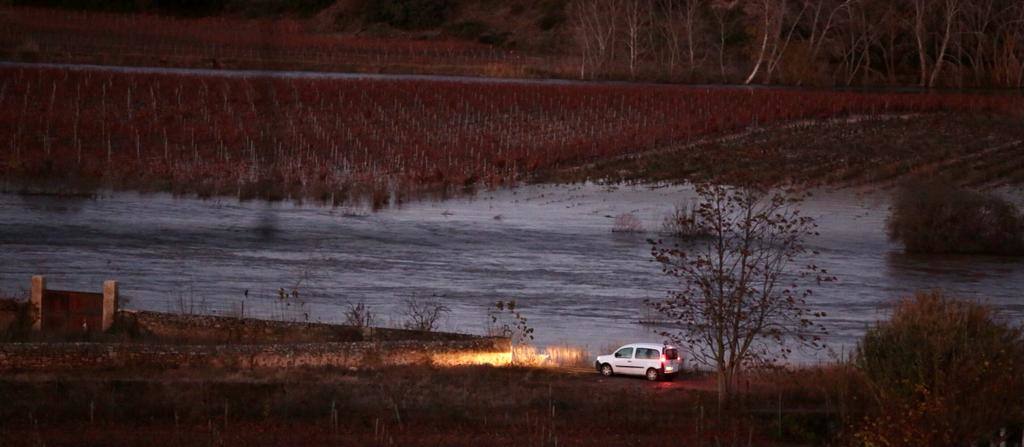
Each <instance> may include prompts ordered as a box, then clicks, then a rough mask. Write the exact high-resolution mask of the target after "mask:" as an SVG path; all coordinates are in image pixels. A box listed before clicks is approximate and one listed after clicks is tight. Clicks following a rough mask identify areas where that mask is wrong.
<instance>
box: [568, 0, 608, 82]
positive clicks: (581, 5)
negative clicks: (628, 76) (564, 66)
mask: <svg viewBox="0 0 1024 447" xmlns="http://www.w3.org/2000/svg"><path fill="white" fill-rule="evenodd" d="M618 2H619V0H573V1H572V2H571V3H570V4H569V7H568V11H569V14H570V17H571V18H572V22H571V23H572V28H573V31H574V33H575V34H576V40H577V41H578V42H579V43H580V46H581V49H582V53H583V54H582V55H581V56H582V57H581V60H580V78H587V77H588V76H590V77H593V76H594V74H596V73H597V72H598V71H600V70H601V69H603V68H604V66H605V64H606V63H607V62H608V61H609V60H610V59H611V57H612V55H613V53H614V46H615V34H616V32H617V29H616V28H617V21H616V15H617V11H618V6H619V5H618Z"/></svg>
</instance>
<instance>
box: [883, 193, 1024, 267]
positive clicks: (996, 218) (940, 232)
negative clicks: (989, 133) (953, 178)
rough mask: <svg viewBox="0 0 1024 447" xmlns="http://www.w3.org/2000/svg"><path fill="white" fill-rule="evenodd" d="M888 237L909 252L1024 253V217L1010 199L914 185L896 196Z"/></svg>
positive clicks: (890, 217)
mask: <svg viewBox="0 0 1024 447" xmlns="http://www.w3.org/2000/svg"><path fill="white" fill-rule="evenodd" d="M888 226H889V237H890V239H892V240H894V241H900V242H902V243H903V245H904V247H905V249H906V251H907V252H908V253H965V254H998V255H1020V254H1024V217H1022V216H1021V214H1020V212H1019V211H1018V210H1017V207H1016V206H1014V205H1013V204H1012V203H1010V202H1008V201H1006V200H1005V199H1002V198H1000V197H998V196H995V195H991V194H983V193H980V192H975V191H968V190H964V189H959V188H956V187H954V186H950V185H949V184H947V183H937V182H935V183H913V184H909V185H906V186H904V187H903V188H901V189H900V191H899V192H898V193H897V194H896V198H895V200H894V202H893V208H892V214H891V215H890V216H889V222H888Z"/></svg>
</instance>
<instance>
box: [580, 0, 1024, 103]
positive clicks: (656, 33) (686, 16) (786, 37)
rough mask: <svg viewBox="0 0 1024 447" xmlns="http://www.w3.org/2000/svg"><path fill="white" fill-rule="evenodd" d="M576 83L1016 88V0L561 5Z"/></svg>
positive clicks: (1021, 14)
mask: <svg viewBox="0 0 1024 447" xmlns="http://www.w3.org/2000/svg"><path fill="white" fill-rule="evenodd" d="M567 8H568V9H567V11H568V16H569V18H570V22H569V26H571V27H572V31H573V33H574V35H575V37H576V42H577V44H578V46H579V54H581V55H582V58H581V63H580V67H579V75H580V76H581V77H585V78H595V77H628V78H656V79H668V80H682V81H691V82H694V81H695V82H728V83H764V84H772V83H779V84H790V85H840V86H849V85H916V86H921V87H943V86H944V87H997V88H1021V87H1022V86H1024V1H1020V0H572V1H571V2H570V3H569V5H567Z"/></svg>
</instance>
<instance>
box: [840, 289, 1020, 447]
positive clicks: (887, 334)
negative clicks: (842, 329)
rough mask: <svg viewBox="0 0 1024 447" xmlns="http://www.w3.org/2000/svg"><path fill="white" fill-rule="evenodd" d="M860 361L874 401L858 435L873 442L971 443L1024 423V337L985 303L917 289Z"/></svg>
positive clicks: (864, 345)
mask: <svg viewBox="0 0 1024 447" xmlns="http://www.w3.org/2000/svg"><path fill="white" fill-rule="evenodd" d="M855 362H856V365H857V368H858V369H859V370H860V371H861V373H862V374H863V375H864V377H865V380H866V381H867V383H868V385H869V386H868V389H869V390H871V393H872V394H873V396H872V397H873V398H874V402H875V403H876V404H875V408H874V409H873V411H871V412H869V415H868V416H867V417H866V418H865V420H864V423H863V425H862V426H861V428H860V430H859V432H858V434H857V436H858V437H859V438H860V439H861V440H862V441H864V442H865V443H866V444H868V445H893V446H895V445H970V444H974V443H976V442H978V441H983V440H987V439H991V438H990V436H994V435H995V434H996V432H997V431H998V430H1000V429H1001V428H1003V427H1007V426H1017V425H1019V424H1020V423H1021V422H1024V420H1022V417H1021V410H1022V409H1024V408H1022V400H1021V398H1020V396H1021V394H1020V391H1021V390H1024V386H1022V385H1024V379H1022V377H1024V338H1022V334H1021V330H1020V329H1019V328H1017V327H1011V326H1009V325H1007V324H1005V323H1001V322H999V321H997V320H996V318H995V317H994V315H993V314H992V311H991V309H989V308H988V307H986V306H984V305H980V304H976V303H970V302H964V301H957V300H954V299H950V298H948V297H946V296H944V295H943V294H942V293H940V292H922V293H917V294H916V295H915V296H913V297H911V298H907V299H904V300H902V301H900V302H899V303H898V304H897V305H896V308H895V310H894V312H893V314H892V317H891V319H890V320H889V321H888V322H885V323H879V324H878V325H877V326H876V327H874V328H872V329H870V330H868V332H867V334H865V336H864V339H863V340H862V341H861V343H860V346H859V347H858V350H857V357H856V359H855Z"/></svg>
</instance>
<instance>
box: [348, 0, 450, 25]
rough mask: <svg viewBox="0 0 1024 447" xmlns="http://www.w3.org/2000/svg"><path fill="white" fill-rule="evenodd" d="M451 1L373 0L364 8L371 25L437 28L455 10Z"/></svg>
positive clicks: (364, 13)
mask: <svg viewBox="0 0 1024 447" xmlns="http://www.w3.org/2000/svg"><path fill="white" fill-rule="evenodd" d="M453 6H454V5H453V2H452V1H451V0H371V1H368V2H366V3H365V5H364V7H363V17H364V19H365V20H366V21H367V22H370V23H386V24H388V25H391V26H393V27H395V28H401V29H406V30H415V29H427V28H436V27H438V26H440V25H441V24H442V23H444V21H445V20H446V19H447V18H448V15H449V14H450V13H451V11H452V9H453Z"/></svg>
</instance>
